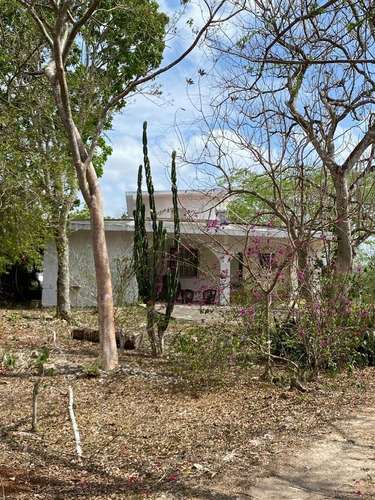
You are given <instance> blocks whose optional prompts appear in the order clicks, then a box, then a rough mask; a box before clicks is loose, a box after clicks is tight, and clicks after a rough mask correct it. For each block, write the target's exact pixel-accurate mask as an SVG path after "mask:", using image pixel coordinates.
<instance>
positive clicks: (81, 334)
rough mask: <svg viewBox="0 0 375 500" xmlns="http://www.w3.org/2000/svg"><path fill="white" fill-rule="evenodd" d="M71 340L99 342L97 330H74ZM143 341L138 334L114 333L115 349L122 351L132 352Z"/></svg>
mask: <svg viewBox="0 0 375 500" xmlns="http://www.w3.org/2000/svg"><path fill="white" fill-rule="evenodd" d="M72 338H73V339H74V340H86V341H88V342H100V339H99V330H96V329H94V328H87V327H83V328H82V327H81V328H74V329H73V330H72ZM142 340H143V335H142V333H140V332H134V333H125V334H124V333H122V332H116V343H117V347H121V348H122V349H126V350H132V349H138V348H139V347H140V346H141V344H142Z"/></svg>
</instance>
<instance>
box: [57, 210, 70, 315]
mask: <svg viewBox="0 0 375 500" xmlns="http://www.w3.org/2000/svg"><path fill="white" fill-rule="evenodd" d="M66 227H67V217H66V216H62V217H60V220H59V221H58V222H57V223H56V226H55V231H54V239H55V244H56V251H57V306H56V316H57V317H58V318H62V319H69V315H70V274H69V241H68V235H67V230H66Z"/></svg>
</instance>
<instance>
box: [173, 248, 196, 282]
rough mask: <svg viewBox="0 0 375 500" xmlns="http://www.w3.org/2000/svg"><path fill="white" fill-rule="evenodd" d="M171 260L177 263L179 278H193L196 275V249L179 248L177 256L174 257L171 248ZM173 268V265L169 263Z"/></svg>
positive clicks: (174, 250) (174, 251) (174, 253)
mask: <svg viewBox="0 0 375 500" xmlns="http://www.w3.org/2000/svg"><path fill="white" fill-rule="evenodd" d="M169 253H170V255H171V257H172V260H175V261H176V260H177V259H178V261H179V264H180V277H181V278H194V277H196V276H197V275H198V264H199V262H198V249H197V248H186V247H181V248H180V253H179V255H176V249H175V248H171V249H170V251H169ZM171 267H173V263H171Z"/></svg>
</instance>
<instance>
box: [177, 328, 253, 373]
mask: <svg viewBox="0 0 375 500" xmlns="http://www.w3.org/2000/svg"><path fill="white" fill-rule="evenodd" d="M169 359H170V360H171V361H172V362H173V364H174V368H175V370H176V371H178V372H180V373H188V372H195V373H197V372H200V371H204V370H219V371H223V370H226V369H228V368H229V367H230V366H233V365H242V366H244V365H247V366H249V365H251V362H252V356H251V351H250V348H249V344H248V343H247V341H246V338H245V336H244V335H243V334H241V333H240V331H239V330H238V329H237V328H236V327H233V326H232V327H230V326H226V325H224V324H215V325H204V326H203V325H202V326H194V327H191V328H187V329H186V330H184V331H183V332H180V333H179V334H177V335H176V336H175V337H174V338H173V340H172V342H171V345H170V351H169Z"/></svg>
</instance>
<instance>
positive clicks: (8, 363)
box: [1, 349, 18, 368]
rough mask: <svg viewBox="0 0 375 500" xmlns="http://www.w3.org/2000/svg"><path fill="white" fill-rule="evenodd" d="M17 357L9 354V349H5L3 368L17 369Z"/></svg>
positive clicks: (2, 356)
mask: <svg viewBox="0 0 375 500" xmlns="http://www.w3.org/2000/svg"><path fill="white" fill-rule="evenodd" d="M17 359H18V357H17V355H16V354H14V353H12V352H9V350H8V349H4V350H3V352H2V355H1V366H5V367H6V368H15V366H16V364H17Z"/></svg>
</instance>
